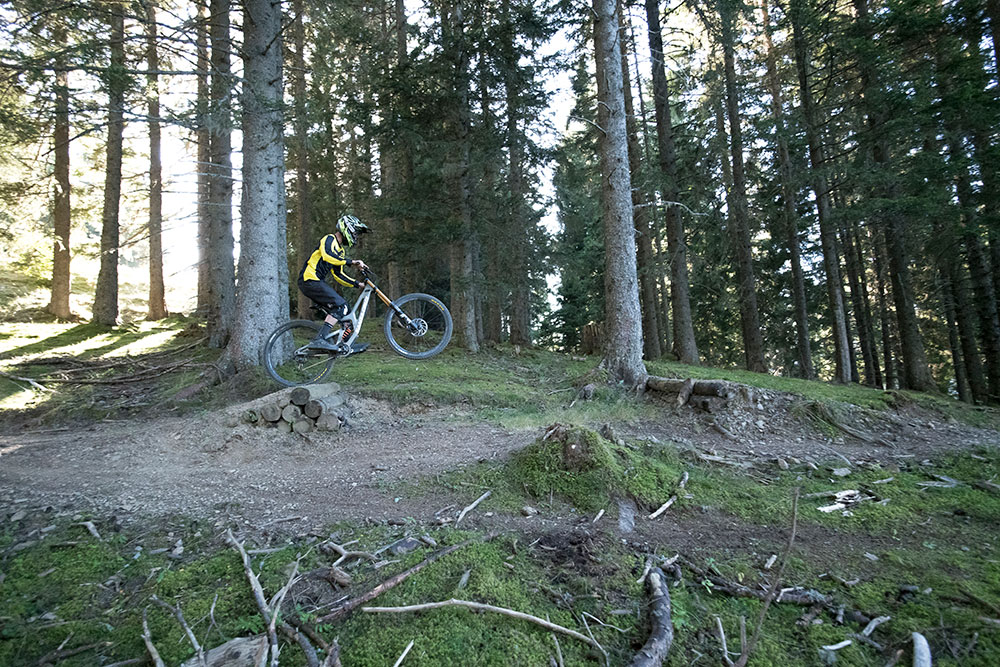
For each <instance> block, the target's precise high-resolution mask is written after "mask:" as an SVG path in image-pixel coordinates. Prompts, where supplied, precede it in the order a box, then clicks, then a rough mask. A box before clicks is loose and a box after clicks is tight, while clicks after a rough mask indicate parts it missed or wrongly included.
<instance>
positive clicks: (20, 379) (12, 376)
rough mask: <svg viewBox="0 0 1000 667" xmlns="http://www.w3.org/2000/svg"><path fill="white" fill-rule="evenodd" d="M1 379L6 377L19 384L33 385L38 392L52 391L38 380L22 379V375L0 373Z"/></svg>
mask: <svg viewBox="0 0 1000 667" xmlns="http://www.w3.org/2000/svg"><path fill="white" fill-rule="evenodd" d="M0 377H5V378H7V379H8V380H15V381H17V382H27V383H28V384H29V385H31V386H32V387H34V388H35V389H37V390H38V391H48V392H51V391H52V390H51V389H49V388H48V387H44V386H42V385H40V384H39V383H38V382H37V381H36V380H32V379H31V378H26V377H21V376H20V375H11V374H10V373H0Z"/></svg>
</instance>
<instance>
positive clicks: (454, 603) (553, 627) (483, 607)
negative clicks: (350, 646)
mask: <svg viewBox="0 0 1000 667" xmlns="http://www.w3.org/2000/svg"><path fill="white" fill-rule="evenodd" d="M443 607H465V608H466V609H472V610H474V611H492V612H495V613H497V614H503V615H504V616H510V617H511V618H517V619H520V620H522V621H528V622H529V623H534V624H535V625H540V626H542V627H543V628H545V629H546V630H549V631H551V632H561V633H562V634H564V635H567V636H569V637H572V638H573V639H576V640H579V641H581V642H583V643H585V644H587V645H588V646H590V647H592V648H594V649H596V650H598V651H600V653H601V655H603V656H604V657H605V659H607V657H608V654H607V652H606V651H605V650H604V647H602V646H601V645H600V644H599V643H598V642H597V641H596V640H594V639H592V638H591V637H588V636H587V635H584V634H581V633H579V632H577V631H576V630H570V629H569V628H565V627H563V626H561V625H557V624H555V623H552V622H550V621H546V620H545V619H544V618H539V617H537V616H532V615H531V614H525V613H524V612H521V611H514V610H513V609H506V608H504V607H495V606H493V605H491V604H483V603H481V602H470V601H468V600H456V599H455V598H451V599H450V600H442V601H441V602H426V603H424V604H413V605H408V606H405V607H362V608H361V611H363V612H365V613H369V614H375V613H379V614H402V613H408V612H411V611H426V610H428V609H441V608H443Z"/></svg>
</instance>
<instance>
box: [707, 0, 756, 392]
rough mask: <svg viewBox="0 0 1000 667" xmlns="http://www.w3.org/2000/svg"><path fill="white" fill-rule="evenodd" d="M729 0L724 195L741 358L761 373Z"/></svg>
mask: <svg viewBox="0 0 1000 667" xmlns="http://www.w3.org/2000/svg"><path fill="white" fill-rule="evenodd" d="M732 2H733V0H718V6H719V18H720V25H721V35H720V38H721V41H722V57H723V70H724V77H725V84H726V114H727V116H728V119H729V150H730V156H731V159H732V166H733V187H732V189H731V190H730V191H729V196H728V197H727V205H728V207H729V225H730V233H731V234H732V244H733V251H734V254H735V255H736V277H737V280H738V281H739V295H740V328H741V329H742V333H743V357H744V361H745V363H746V368H747V370H751V371H756V372H758V373H763V372H766V371H767V365H766V364H765V363H764V339H763V337H762V336H761V326H760V314H759V311H758V309H757V279H756V277H755V275H754V267H753V248H752V245H751V240H750V238H751V234H750V214H749V211H748V207H747V190H746V187H747V186H746V170H745V168H744V165H743V129H742V127H741V125H740V101H739V92H738V89H737V85H736V55H735V37H734V36H733V29H734V26H735V23H736V11H737V10H736V7H735V6H733V5H732V4H731V3H732Z"/></svg>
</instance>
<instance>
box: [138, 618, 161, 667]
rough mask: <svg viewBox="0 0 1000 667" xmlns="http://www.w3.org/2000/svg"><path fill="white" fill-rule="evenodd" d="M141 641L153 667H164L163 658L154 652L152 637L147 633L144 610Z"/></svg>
mask: <svg viewBox="0 0 1000 667" xmlns="http://www.w3.org/2000/svg"><path fill="white" fill-rule="evenodd" d="M142 641H143V643H144V644H145V645H146V650H147V651H148V652H149V658H150V659H151V660H152V661H153V666H154V667H166V665H164V664H163V658H161V657H160V652H159V651H157V650H156V646H155V645H154V644H153V636H152V635H151V634H150V632H149V623H148V622H147V621H146V610H145V609H143V610H142Z"/></svg>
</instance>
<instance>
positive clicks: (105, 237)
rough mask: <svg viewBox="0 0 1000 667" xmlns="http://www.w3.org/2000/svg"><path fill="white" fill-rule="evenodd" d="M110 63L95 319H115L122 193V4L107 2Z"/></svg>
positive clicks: (109, 323) (112, 321) (109, 322)
mask: <svg viewBox="0 0 1000 667" xmlns="http://www.w3.org/2000/svg"><path fill="white" fill-rule="evenodd" d="M107 9H108V12H109V16H110V28H111V38H110V41H111V66H110V67H109V72H108V77H107V78H108V146H107V164H106V167H105V172H104V210H103V212H102V214H101V268H100V270H99V271H98V273H97V288H96V290H95V292H94V315H93V317H94V321H95V322H97V323H99V324H104V325H107V326H114V325H115V324H117V322H118V241H119V225H118V209H119V206H120V203H121V201H120V200H121V192H122V130H123V128H124V121H123V116H124V112H125V87H126V80H125V71H124V70H125V14H124V12H125V6H124V5H121V4H118V3H108V6H107Z"/></svg>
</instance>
